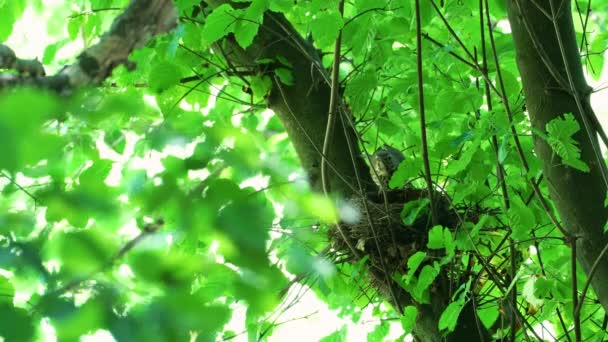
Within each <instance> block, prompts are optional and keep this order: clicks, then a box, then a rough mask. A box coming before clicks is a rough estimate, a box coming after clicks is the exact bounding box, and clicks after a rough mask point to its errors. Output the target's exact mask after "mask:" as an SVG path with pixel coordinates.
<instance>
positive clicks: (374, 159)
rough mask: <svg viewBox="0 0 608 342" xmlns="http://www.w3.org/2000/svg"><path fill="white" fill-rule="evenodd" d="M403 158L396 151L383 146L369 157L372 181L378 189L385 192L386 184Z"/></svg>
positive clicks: (399, 152)
mask: <svg viewBox="0 0 608 342" xmlns="http://www.w3.org/2000/svg"><path fill="white" fill-rule="evenodd" d="M404 159H405V156H404V155H403V153H401V151H399V150H398V149H396V148H394V147H392V146H389V145H386V144H384V146H382V147H381V148H379V149H378V150H376V152H374V154H373V155H372V156H371V157H370V161H371V164H372V168H373V169H374V170H373V171H375V172H373V171H372V180H373V181H374V183H376V185H377V186H378V187H379V188H380V189H384V190H387V189H388V182H389V181H390V180H391V177H392V176H393V173H395V171H397V168H398V167H399V164H400V163H401V162H402V161H403V160H404Z"/></svg>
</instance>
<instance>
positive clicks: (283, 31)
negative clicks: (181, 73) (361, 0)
mask: <svg viewBox="0 0 608 342" xmlns="http://www.w3.org/2000/svg"><path fill="white" fill-rule="evenodd" d="M208 2H209V1H208ZM216 5H217V3H216ZM222 43H223V44H225V48H226V49H227V50H228V51H230V52H229V53H228V57H229V58H231V59H233V61H232V62H233V63H234V64H238V65H243V64H244V65H254V64H255V62H256V61H257V60H260V59H263V58H270V59H274V58H276V56H282V57H283V58H285V59H286V60H288V61H289V63H290V64H291V65H292V69H291V71H292V73H293V76H294V85H292V86H287V85H284V84H278V83H277V79H276V78H275V79H274V80H273V86H272V90H271V94H270V96H269V97H268V106H269V108H271V109H272V110H273V111H274V112H275V114H276V115H277V116H278V117H279V118H280V120H281V122H282V123H283V125H284V126H285V129H286V131H287V133H288V134H289V138H290V140H291V142H292V144H293V146H294V147H295V150H296V151H297V153H298V156H299V158H300V161H301V162H302V166H303V168H304V170H305V171H306V172H307V174H308V175H309V179H310V183H311V185H312V187H313V189H314V190H316V191H321V189H322V186H321V176H320V165H321V153H320V151H322V149H323V140H324V136H325V128H326V125H327V119H328V109H329V98H330V87H329V85H328V84H329V82H327V72H326V71H324V70H322V69H321V68H318V67H317V66H320V65H321V61H320V57H319V55H318V53H317V51H316V50H315V49H314V46H313V45H312V44H311V43H310V42H308V41H306V40H305V39H303V38H302V37H301V36H300V34H299V33H298V32H297V31H296V30H295V29H294V28H293V26H292V25H291V24H290V23H289V22H288V21H287V19H285V17H284V16H283V15H282V14H277V13H272V12H268V13H266V15H265V16H264V23H263V25H262V26H261V27H260V29H259V32H258V35H257V36H256V38H255V40H254V42H253V44H252V45H251V46H250V47H249V48H247V49H246V50H243V49H241V48H239V47H238V45H237V44H236V42H234V40H233V39H231V38H230V37H229V38H227V39H225V40H224V41H223V42H222ZM260 68H261V69H263V66H260ZM344 126H346V127H344ZM349 141H350V142H352V143H351V145H350V149H352V151H349ZM352 156H354V158H352ZM328 160H329V164H331V167H329V168H328V171H329V179H328V180H329V183H330V186H331V190H332V192H334V194H341V195H344V196H352V195H355V194H356V193H357V192H358V191H359V187H358V184H357V182H356V178H357V175H358V177H359V179H360V180H361V181H362V183H363V185H364V186H365V187H367V186H369V185H371V184H373V183H372V180H371V176H370V172H369V168H368V166H367V164H366V163H365V161H364V159H363V158H361V150H360V149H359V146H358V143H357V138H356V134H355V132H354V130H353V129H352V127H351V126H350V125H349V124H347V123H345V122H344V121H343V120H340V118H338V119H337V120H336V127H335V129H334V135H333V137H332V143H331V145H330V149H329V156H328ZM353 160H354V161H353ZM365 190H366V189H365ZM380 228H381V227H380ZM389 276H390V275H389ZM376 277H378V276H377V275H376ZM380 278H381V277H380ZM382 280H384V279H382ZM395 291H396V292H397V293H396V296H397V297H398V298H400V304H401V305H402V306H406V305H416V306H417V307H418V310H419V314H418V317H417V323H416V326H415V328H414V333H415V334H416V335H417V338H418V340H420V341H442V340H445V338H444V336H443V334H442V333H441V332H440V331H439V329H438V322H439V317H440V315H441V313H442V312H443V310H444V309H445V308H446V307H447V304H449V302H450V296H449V294H448V293H447V292H446V291H442V292H441V291H438V293H436V294H434V295H433V303H432V304H425V305H419V304H417V303H414V302H413V301H412V300H411V297H410V295H409V294H408V293H407V292H405V291H404V290H401V289H395ZM444 292H445V293H444ZM393 304H394V303H393ZM479 325H480V324H479ZM479 332H481V334H482V336H483V337H480V339H482V340H483V339H484V338H485V340H487V339H488V336H489V335H488V332H487V330H486V329H485V328H483V326H482V327H481V330H478V321H477V316H476V312H475V310H474V308H473V307H472V306H471V305H467V306H466V307H465V309H464V310H463V311H462V314H461V316H460V319H459V324H458V326H457V328H456V331H455V332H453V333H452V334H451V335H450V336H449V337H448V338H447V340H448V341H452V340H453V341H461V340H462V337H463V336H466V337H467V338H468V340H477V338H476V337H477V336H478V335H479ZM452 336H454V338H452Z"/></svg>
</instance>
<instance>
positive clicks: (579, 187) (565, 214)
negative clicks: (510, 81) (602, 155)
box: [507, 0, 608, 311]
mask: <svg viewBox="0 0 608 342" xmlns="http://www.w3.org/2000/svg"><path fill="white" fill-rule="evenodd" d="M507 2H508V13H509V21H510V23H511V29H512V32H513V40H514V41H515V51H516V55H517V64H518V67H519V71H520V74H521V78H522V83H523V88H524V94H525V96H526V105H527V108H528V113H529V115H530V120H531V121H532V127H534V128H535V129H537V130H540V131H542V132H545V131H546V130H545V126H546V124H547V123H548V122H549V121H551V120H553V119H555V118H557V117H559V116H561V115H562V114H564V113H573V114H574V116H575V117H576V120H577V121H578V122H579V124H580V126H581V131H579V132H578V133H576V135H575V136H574V138H575V139H576V140H577V141H578V143H579V147H580V149H581V159H582V160H583V161H584V162H586V163H587V165H588V166H589V168H590V172H581V171H578V170H576V169H573V168H571V167H568V166H565V165H563V163H562V162H561V160H560V158H559V157H557V155H556V154H555V153H554V151H553V150H552V148H551V147H550V146H549V145H548V144H547V143H546V142H545V141H544V140H543V139H542V138H539V137H537V136H535V153H536V154H537V155H538V156H539V157H540V159H541V160H542V161H543V173H544V175H545V177H546V179H547V184H548V186H549V192H550V195H551V198H552V199H553V202H554V203H555V206H556V207H557V211H558V212H559V214H560V217H561V220H562V222H563V224H564V228H565V229H566V230H567V231H568V232H569V233H570V235H572V236H574V237H575V238H576V239H577V240H576V249H577V251H576V254H577V258H578V261H579V263H580V264H581V265H582V267H583V269H584V270H585V272H587V274H589V272H590V270H591V268H592V265H593V264H594V263H595V262H596V260H597V259H598V256H599V254H600V252H601V251H602V249H603V248H604V247H605V246H606V245H607V244H608V235H606V234H604V232H603V227H604V224H605V223H606V219H607V217H608V211H607V210H606V208H605V207H604V199H605V196H606V185H605V182H604V180H603V178H602V174H601V172H602V171H601V165H600V164H599V163H598V162H597V159H596V157H595V154H594V148H596V149H597V148H599V145H598V141H597V137H596V133H595V131H594V132H593V135H592V138H591V139H590V137H589V135H588V134H587V133H586V131H585V125H584V122H583V117H582V115H587V117H588V119H589V121H591V119H592V117H591V116H594V113H593V110H592V109H591V106H590V104H589V94H590V87H589V86H588V85H587V83H586V81H585V77H584V74H583V69H582V65H581V57H580V54H579V50H578V45H577V42H576V35H575V31H574V25H573V21H572V15H571V1H569V0H561V1H555V0H546V1H528V0H525V1H523V0H507ZM551 2H553V6H554V11H556V13H558V16H557V18H556V19H555V20H556V23H555V24H556V25H554V23H553V21H552V20H551V19H550V18H548V16H547V15H546V14H549V16H551V13H552V11H551ZM537 6H539V7H540V9H539V7H537ZM541 9H542V11H541ZM559 9H561V10H559ZM558 10H559V12H557V11H558ZM543 12H544V13H543ZM556 27H557V30H558V31H557V34H556ZM558 37H559V38H560V40H561V45H562V47H563V55H562V50H560V40H558ZM564 60H565V61H566V63H565V62H564ZM568 73H569V74H570V77H571V82H572V83H570V81H569V77H568ZM571 85H572V86H573V87H574V89H571ZM572 90H574V92H572ZM573 93H574V94H578V96H579V97H580V100H581V107H582V109H583V112H584V113H582V112H581V110H579V108H580V107H579V106H578V105H577V102H576V99H575V97H574V96H573V95H572V94H573ZM602 162H603V160H602ZM591 284H592V286H593V289H594V290H595V293H596V294H597V296H598V299H599V301H600V302H601V304H602V305H603V307H604V309H605V310H607V311H608V286H606V284H608V256H604V257H603V258H602V259H601V260H600V261H599V267H598V268H597V271H596V273H595V275H594V276H593V278H592V280H591Z"/></svg>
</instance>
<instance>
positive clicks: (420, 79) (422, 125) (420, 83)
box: [416, 0, 439, 226]
mask: <svg viewBox="0 0 608 342" xmlns="http://www.w3.org/2000/svg"><path fill="white" fill-rule="evenodd" d="M421 31H422V30H421V28H420V0H416V71H417V74H418V111H419V112H420V139H421V144H422V161H423V163H424V178H425V180H426V186H427V189H428V191H429V200H430V201H431V219H432V221H433V226H435V225H437V224H439V219H438V218H437V210H436V209H437V206H436V205H435V199H434V197H435V196H433V192H434V191H433V180H432V179H431V166H430V163H429V149H428V143H427V137H426V115H425V112H424V90H423V88H424V80H423V77H422V32H421Z"/></svg>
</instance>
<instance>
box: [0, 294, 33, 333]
mask: <svg viewBox="0 0 608 342" xmlns="http://www.w3.org/2000/svg"><path fill="white" fill-rule="evenodd" d="M0 312H2V319H0V336H1V337H3V338H4V340H5V341H32V340H33V337H34V333H35V331H36V328H35V326H34V324H35V322H34V321H33V320H32V315H30V313H29V312H27V310H25V309H22V308H16V307H14V306H13V305H12V303H10V304H9V303H6V302H2V301H0ZM36 323H38V322H36Z"/></svg>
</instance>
